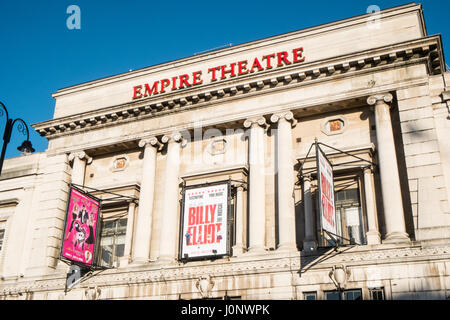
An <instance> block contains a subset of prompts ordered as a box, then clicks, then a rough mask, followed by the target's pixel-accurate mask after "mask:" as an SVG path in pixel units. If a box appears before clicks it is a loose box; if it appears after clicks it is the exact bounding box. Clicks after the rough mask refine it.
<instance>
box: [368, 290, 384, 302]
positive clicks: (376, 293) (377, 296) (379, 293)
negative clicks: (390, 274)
mask: <svg viewBox="0 0 450 320" xmlns="http://www.w3.org/2000/svg"><path fill="white" fill-rule="evenodd" d="M369 292H370V298H371V299H372V300H384V288H378V289H370V290H369Z"/></svg>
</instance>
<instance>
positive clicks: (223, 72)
mask: <svg viewBox="0 0 450 320" xmlns="http://www.w3.org/2000/svg"><path fill="white" fill-rule="evenodd" d="M263 61H265V64H264V63H263V64H262V63H261V62H263ZM304 61H305V57H304V56H303V48H302V47H300V48H295V49H293V50H292V52H288V51H280V52H277V53H271V54H266V55H263V56H261V57H259V58H258V57H255V58H254V59H253V63H252V65H251V67H250V65H249V64H248V61H247V60H241V61H238V62H231V63H229V64H226V65H221V66H216V67H212V68H209V69H208V74H209V77H210V78H209V81H210V82H214V81H218V80H219V79H218V77H220V80H225V79H228V78H232V77H236V76H243V75H246V74H248V73H253V72H261V71H264V70H270V69H273V68H274V66H275V65H274V64H275V63H276V67H277V68H281V67H285V66H288V65H291V64H293V63H301V62H304ZM250 62H252V60H250ZM236 69H237V70H236ZM216 71H217V73H216ZM190 79H191V80H190ZM159 84H160V90H158V86H159ZM200 84H203V79H202V71H195V72H193V73H192V74H182V75H178V76H174V77H172V78H171V79H170V80H169V79H162V80H158V81H155V82H153V83H152V84H151V85H150V84H148V83H146V84H143V85H137V86H134V87H133V98H132V99H133V100H136V99H141V98H146V97H149V96H153V95H156V94H158V93H165V92H166V89H168V88H169V87H170V86H171V90H172V91H174V90H178V89H184V88H189V87H192V86H196V85H200ZM143 88H145V91H144V93H142V90H143Z"/></svg>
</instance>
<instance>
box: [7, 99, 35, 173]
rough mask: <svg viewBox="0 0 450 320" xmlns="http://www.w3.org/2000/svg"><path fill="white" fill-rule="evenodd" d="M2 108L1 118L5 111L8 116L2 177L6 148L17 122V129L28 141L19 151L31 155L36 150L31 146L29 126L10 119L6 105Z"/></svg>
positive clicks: (18, 120)
mask: <svg viewBox="0 0 450 320" xmlns="http://www.w3.org/2000/svg"><path fill="white" fill-rule="evenodd" d="M0 106H1V107H2V108H0V116H3V110H5V111H4V113H5V114H6V126H5V131H4V133H3V147H2V154H1V156H0V175H1V174H2V168H3V160H5V153H6V147H7V146H8V143H9V141H10V140H11V134H12V129H13V127H14V125H15V124H16V122H18V123H19V124H18V125H17V129H18V130H19V132H21V133H23V135H25V134H26V136H27V140H25V141H24V142H23V143H22V145H21V146H20V147H18V148H17V150H19V151H20V152H22V154H31V153H33V152H34V151H35V150H34V149H33V145H32V144H31V141H30V132H29V131H28V126H27V124H26V123H25V121H23V120H22V119H15V120H13V119H10V118H9V115H8V110H6V107H5V105H4V104H3V103H1V102H0ZM2 109H3V110H2Z"/></svg>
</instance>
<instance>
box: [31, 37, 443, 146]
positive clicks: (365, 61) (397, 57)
mask: <svg viewBox="0 0 450 320" xmlns="http://www.w3.org/2000/svg"><path fill="white" fill-rule="evenodd" d="M441 47H442V46H441V41H440V39H439V37H437V36H433V37H427V38H423V39H419V40H415V41H408V42H407V43H401V44H398V45H392V46H388V47H383V48H378V49H374V50H370V53H371V54H370V55H368V54H367V51H364V52H360V53H354V54H349V55H347V56H343V57H339V58H331V59H327V60H325V61H320V62H314V63H312V64H307V63H306V64H303V65H292V66H288V67H285V68H283V69H280V70H271V71H267V72H265V73H263V74H259V75H258V74H254V75H249V76H247V77H243V78H242V81H240V82H236V79H230V80H224V81H222V82H220V83H212V84H208V85H205V86H204V87H202V88H199V89H197V88H192V89H187V90H186V91H184V92H183V93H168V94H167V95H165V96H160V97H150V98H147V99H145V100H140V101H133V102H130V103H126V104H122V105H117V106H110V107H107V108H103V109H101V110H95V111H91V112H86V113H83V114H79V115H73V116H69V117H65V118H60V119H54V120H49V121H45V122H41V123H37V124H34V125H33V127H34V128H35V130H36V131H37V132H38V133H39V134H40V135H41V136H45V137H47V138H49V139H51V138H55V137H59V136H63V135H68V134H73V133H74V132H82V131H85V130H92V129H97V128H103V127H105V126H111V125H116V124H117V123H122V122H123V123H126V122H128V121H134V120H136V119H138V120H139V119H145V118H151V117H159V116H164V115H167V114H170V113H173V112H179V111H181V110H189V109H195V108H201V107H206V106H209V105H211V104H213V103H216V101H217V100H223V101H228V100H230V101H231V100H234V99H240V98H241V97H242V95H246V96H250V95H259V94H261V92H270V91H278V90H284V89H289V88H296V87H298V86H302V85H304V84H305V83H307V82H317V81H323V80H328V79H331V78H336V79H339V78H341V77H347V76H349V75H351V74H352V73H355V74H357V73H360V72H369V71H370V70H371V69H374V71H376V70H377V69H386V68H392V67H395V66H397V65H402V66H403V65H407V64H417V63H426V64H427V68H428V71H429V73H430V74H440V73H442V70H443V66H442V64H443V59H442V52H441Z"/></svg>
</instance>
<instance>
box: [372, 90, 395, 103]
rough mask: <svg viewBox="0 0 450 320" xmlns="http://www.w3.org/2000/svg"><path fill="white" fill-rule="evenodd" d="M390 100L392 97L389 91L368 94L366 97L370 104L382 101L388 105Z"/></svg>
mask: <svg viewBox="0 0 450 320" xmlns="http://www.w3.org/2000/svg"><path fill="white" fill-rule="evenodd" d="M392 100H394V97H393V96H392V94H390V93H380V94H375V95H373V96H370V97H369V98H367V103H368V104H369V105H371V106H373V105H376V104H378V103H383V104H387V105H389V104H390V103H391V102H392Z"/></svg>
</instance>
